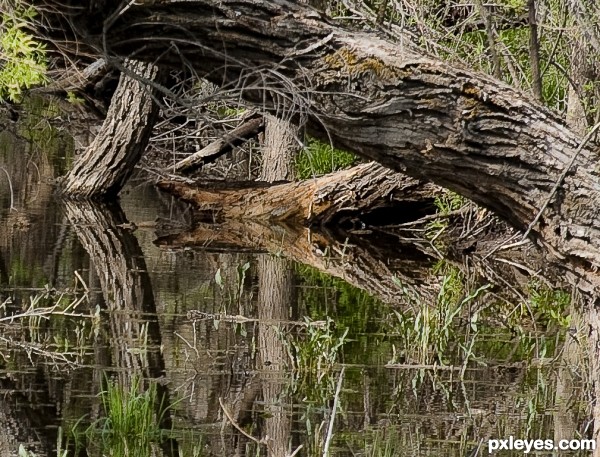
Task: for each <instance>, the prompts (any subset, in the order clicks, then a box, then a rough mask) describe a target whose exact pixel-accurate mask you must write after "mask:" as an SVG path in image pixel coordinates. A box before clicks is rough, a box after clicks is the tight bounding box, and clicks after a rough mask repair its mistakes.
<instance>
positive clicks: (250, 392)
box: [0, 120, 593, 457]
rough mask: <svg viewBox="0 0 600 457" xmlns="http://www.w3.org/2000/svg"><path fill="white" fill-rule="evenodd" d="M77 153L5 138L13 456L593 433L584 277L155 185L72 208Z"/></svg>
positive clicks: (406, 451)
mask: <svg viewBox="0 0 600 457" xmlns="http://www.w3.org/2000/svg"><path fill="white" fill-rule="evenodd" d="M13 127H14V126H13ZM72 149H73V146H72V140H71V139H70V137H69V136H68V135H66V133H64V132H61V131H60V129H56V128H55V127H51V126H50V125H45V124H43V121H40V120H38V121H36V122H33V121H32V122H30V123H28V124H27V123H26V124H25V125H24V126H21V127H18V128H16V127H14V128H11V129H6V130H4V131H2V132H0V304H1V305H2V306H1V308H0V329H1V330H0V356H1V357H0V388H1V389H2V394H3V395H2V400H1V401H0V430H1V432H0V455H33V454H27V453H25V452H32V453H34V454H35V455H36V456H45V455H48V456H50V455H57V452H59V455H61V456H66V455H68V456H72V455H89V456H101V455H114V456H120V455H132V456H133V455H136V456H137V455H139V456H145V455H176V456H179V455H182V456H273V457H284V456H288V455H290V456H291V455H297V456H322V455H327V452H328V453H329V455H331V456H466V455H471V456H474V455H488V440H490V439H505V438H508V437H509V436H511V435H512V436H514V437H515V438H518V439H544V440H545V439H551V440H556V441H558V440H559V439H564V438H566V439H575V438H585V437H587V436H589V435H590V434H591V432H592V428H593V425H591V411H590V410H591V408H590V402H591V393H590V390H589V387H588V385H587V383H586V381H587V379H588V378H589V376H588V374H587V371H586V370H587V368H586V366H587V364H586V361H585V349H584V344H583V342H582V341H581V338H580V334H579V328H580V326H579V323H578V321H577V319H578V318H577V316H576V314H574V313H572V312H571V311H572V309H573V308H572V303H571V301H572V297H571V294H570V292H569V291H568V290H559V289H556V288H553V287H550V286H548V285H547V284H545V283H544V282H543V281H541V280H536V279H531V278H525V279H524V280H523V281H521V283H518V284H513V283H509V284H503V283H502V281H501V280H500V279H498V280H497V281H496V282H492V281H490V280H489V276H485V275H483V274H482V273H481V272H479V271H477V269H476V268H473V269H472V270H470V269H469V268H468V265H469V260H468V259H461V261H460V262H457V260H456V259H455V258H454V259H453V260H450V259H445V258H442V259H440V258H436V257H435V256H434V255H430V254H431V253H430V252H429V251H425V252H424V251H423V250H419V249H416V248H415V247H414V245H413V244H412V243H411V242H410V241H404V242H401V241H400V240H396V241H394V240H392V239H390V238H389V237H387V238H386V237H383V236H382V234H381V232H380V233H379V235H377V236H371V237H365V236H361V237H358V238H352V237H349V236H348V235H347V234H344V235H342V236H339V234H332V233H318V232H316V231H310V230H308V229H306V228H304V227H273V226H266V227H265V226H263V225H261V224H258V223H256V224H255V223H250V222H247V221H245V222H242V223H240V222H235V221H228V222H225V223H221V224H218V225H216V224H209V223H206V222H201V223H200V222H198V223H194V221H193V215H192V214H191V213H190V211H189V209H188V208H187V207H186V206H185V205H181V204H179V203H178V202H177V201H175V200H174V199H173V198H172V197H170V196H168V195H166V194H163V193H161V192H159V191H158V190H157V189H155V188H154V187H152V186H148V185H145V184H144V183H143V182H142V181H136V180H133V182H132V183H131V184H130V186H129V187H128V188H127V190H126V192H125V193H124V194H123V196H122V199H121V202H120V204H114V205H104V206H100V205H93V204H89V203H75V202H68V203H65V202H62V201H60V200H58V199H56V198H55V197H54V196H53V186H52V183H53V179H54V177H56V176H60V175H61V174H63V173H64V170H65V169H67V168H68V167H69V164H70V162H71V160H72ZM438 228H439V227H438ZM434 230H437V228H436V226H432V227H431V231H434ZM423 236H425V235H423ZM430 239H431V238H430ZM440 250H442V251H443V249H442V247H440V246H438V247H437V248H436V249H434V251H435V252H438V251H440ZM465 266H467V267H465ZM486 278H488V279H486ZM512 279H514V278H512ZM508 289H510V291H509V292H510V293H509V292H507V290H508ZM120 408H121V409H120ZM146 409H147V411H148V413H147V415H146V416H144V411H146ZM125 417H126V418H127V420H130V422H129V423H128V422H127V420H126V419H124V418H125ZM20 447H21V449H22V451H21V452H23V454H19V449H20ZM63 452H64V454H63ZM522 454H523V452H522V451H514V452H508V451H500V452H498V453H497V455H522ZM550 454H552V452H550V453H548V452H547V451H546V453H543V452H538V455H550ZM588 454H589V453H588V452H583V451H582V452H571V453H568V452H560V455H588Z"/></svg>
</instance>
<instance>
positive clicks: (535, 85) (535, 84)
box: [527, 0, 542, 102]
mask: <svg viewBox="0 0 600 457" xmlns="http://www.w3.org/2000/svg"><path fill="white" fill-rule="evenodd" d="M527 7H528V9H529V61H530V64H531V87H532V89H533V96H534V97H535V98H536V100H537V101H539V102H541V101H542V76H541V74H540V43H539V41H538V25H537V18H536V9H535V0H528V1H527Z"/></svg>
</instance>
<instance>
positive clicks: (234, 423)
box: [219, 397, 267, 444]
mask: <svg viewBox="0 0 600 457" xmlns="http://www.w3.org/2000/svg"><path fill="white" fill-rule="evenodd" d="M219 404H220V405H221V409H222V410H223V413H225V416H227V419H229V422H231V425H233V427H234V428H235V429H237V431H238V432H240V433H241V434H242V435H244V436H245V437H246V438H248V439H249V440H252V441H254V442H255V443H256V444H267V438H261V439H260V440H259V439H257V438H254V437H253V436H252V435H250V434H248V433H246V432H245V431H244V430H242V428H241V427H240V426H239V425H238V424H237V423H236V422H235V420H233V417H231V413H230V412H229V410H228V409H227V407H226V406H225V404H224V403H223V398H221V397H219Z"/></svg>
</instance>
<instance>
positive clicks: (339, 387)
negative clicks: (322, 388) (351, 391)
mask: <svg viewBox="0 0 600 457" xmlns="http://www.w3.org/2000/svg"><path fill="white" fill-rule="evenodd" d="M345 369H346V367H342V370H341V371H340V377H339V378H338V383H337V387H336V389H335V397H334V398H333V411H332V412H331V419H330V420H329V429H328V430H327V438H326V439H325V446H324V447H323V457H327V456H328V455H329V444H330V443H331V438H332V436H333V423H334V422H335V414H336V412H337V407H338V403H339V400H340V391H341V390H342V381H343V380H344V370H345Z"/></svg>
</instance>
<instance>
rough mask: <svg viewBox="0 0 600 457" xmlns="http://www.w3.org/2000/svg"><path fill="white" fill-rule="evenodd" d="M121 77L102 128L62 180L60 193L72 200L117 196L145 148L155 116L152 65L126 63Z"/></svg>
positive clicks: (155, 73) (153, 70) (155, 75)
mask: <svg viewBox="0 0 600 457" xmlns="http://www.w3.org/2000/svg"><path fill="white" fill-rule="evenodd" d="M126 67H127V69H128V70H130V71H131V72H133V73H134V74H135V76H130V75H129V74H127V73H123V74H122V75H121V79H120V80H119V86H118V87H117V90H116V92H115V94H114V95H113V99H112V100H113V101H112V103H111V105H110V108H109V111H108V114H107V116H106V119H105V120H104V123H103V125H102V129H101V130H100V133H99V134H98V136H97V137H96V138H95V139H94V141H93V142H92V144H91V145H90V146H89V147H88V148H87V149H86V150H85V152H84V153H83V154H82V155H81V156H79V157H78V158H77V160H76V162H75V165H74V166H73V169H72V170H71V171H70V172H69V174H68V175H67V176H66V177H65V179H64V182H63V192H64V194H65V195H68V196H70V197H71V198H75V199H102V198H111V197H115V196H117V195H118V193H119V192H120V191H121V189H122V187H123V186H124V185H125V183H126V182H127V179H129V176H131V173H133V169H134V167H135V165H136V164H137V162H138V161H139V159H140V157H141V156H142V154H143V152H144V151H145V149H146V146H147V145H148V140H149V139H150V133H151V132H152V127H153V126H154V122H155V119H156V115H157V114H158V106H157V105H156V104H155V103H154V101H153V100H152V98H153V97H155V96H156V89H155V88H151V87H150V86H148V85H147V83H148V82H156V81H157V78H158V73H159V72H158V68H157V67H156V66H155V65H152V64H148V63H142V62H136V61H131V60H130V61H129V62H128V63H127V64H126Z"/></svg>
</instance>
